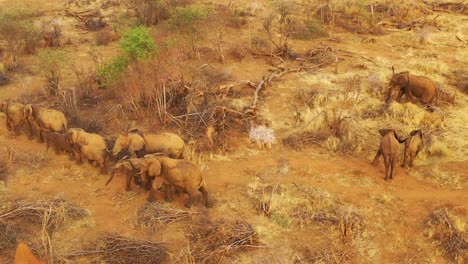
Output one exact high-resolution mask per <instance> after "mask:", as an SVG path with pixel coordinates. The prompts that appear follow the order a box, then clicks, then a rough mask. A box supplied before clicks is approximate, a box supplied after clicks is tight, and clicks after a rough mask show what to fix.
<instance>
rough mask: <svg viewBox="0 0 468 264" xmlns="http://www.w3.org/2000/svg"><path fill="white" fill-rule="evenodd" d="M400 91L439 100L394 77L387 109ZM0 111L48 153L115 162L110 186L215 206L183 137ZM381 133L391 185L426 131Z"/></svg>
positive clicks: (429, 88) (45, 112) (0, 104)
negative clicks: (118, 181) (99, 129)
mask: <svg viewBox="0 0 468 264" xmlns="http://www.w3.org/2000/svg"><path fill="white" fill-rule="evenodd" d="M395 91H398V96H397V98H396V100H397V101H398V102H399V101H400V99H401V98H402V96H403V95H406V97H407V98H408V100H410V101H411V102H416V101H419V102H420V103H421V104H423V105H425V106H433V105H434V104H435V103H436V100H437V98H438V89H437V85H436V84H435V82H434V81H432V80H431V79H429V78H427V77H424V76H417V75H413V74H410V73H409V72H401V73H397V74H395V73H394V74H393V77H392V78H391V81H390V84H389V90H388V97H387V103H388V102H389V101H390V100H391V98H392V97H393V93H394V92H395ZM0 110H1V112H3V113H4V114H5V115H6V126H7V129H8V130H9V131H13V132H14V133H15V135H17V134H19V133H20V129H21V128H23V127H25V128H26V130H27V131H28V133H29V138H30V139H32V138H33V136H34V135H36V136H37V137H38V140H39V141H40V142H44V141H45V142H46V144H47V149H48V148H49V146H53V147H54V148H55V151H56V153H57V154H59V153H69V155H70V159H75V160H76V161H77V162H78V163H81V162H82V161H83V159H86V160H88V161H89V162H90V163H91V164H93V165H94V166H98V167H100V169H101V173H103V174H106V173H107V166H108V164H109V163H110V162H113V163H114V164H113V165H112V166H113V168H112V171H111V176H110V178H109V180H108V181H107V183H106V185H107V184H108V183H109V182H110V181H111V180H112V179H113V177H114V176H115V175H116V174H125V175H126V190H127V191H129V190H130V184H131V181H132V180H133V182H134V183H135V184H137V185H140V186H141V187H144V188H146V189H147V190H150V195H149V198H148V200H154V199H155V197H156V196H155V193H156V192H157V191H158V190H159V189H160V188H162V187H164V192H165V200H166V201H168V202H170V201H172V199H173V195H174V192H176V191H182V192H185V193H187V194H188V196H189V198H188V200H187V201H186V203H185V206H186V207H191V206H192V204H193V202H194V200H195V199H196V196H197V195H198V192H201V193H202V195H203V198H204V202H205V206H206V207H211V206H212V202H211V200H210V198H209V195H208V191H207V189H206V183H205V178H204V177H203V175H202V173H201V170H200V168H199V167H198V166H197V165H196V164H194V163H192V162H190V161H187V160H185V159H184V155H183V153H184V149H185V143H184V141H183V140H182V138H181V137H180V136H178V135H177V134H174V133H168V132H163V133H159V134H150V133H143V132H141V131H140V130H138V129H136V128H132V129H127V131H125V133H123V134H121V135H119V136H118V137H117V138H116V139H115V140H110V139H105V138H104V137H103V136H101V135H99V134H96V133H88V132H86V131H85V130H83V129H81V128H68V122H67V119H66V117H65V115H64V114H63V113H62V112H60V111H58V110H55V109H48V108H44V107H41V106H39V105H34V104H27V105H24V104H21V103H18V102H14V101H10V100H9V101H0ZM379 133H380V134H381V136H382V139H381V143H380V147H379V149H378V151H377V154H376V156H375V158H374V160H373V162H372V163H373V164H374V165H377V164H378V159H379V157H380V156H383V159H384V163H385V169H386V171H385V180H387V179H389V178H390V179H392V178H393V174H394V167H395V165H396V164H397V163H398V156H399V144H400V143H404V161H403V165H402V166H404V167H406V166H408V165H409V166H413V159H414V158H415V157H416V155H417V154H418V152H419V151H420V150H421V149H422V147H423V135H422V131H421V130H419V129H418V130H413V131H412V132H411V133H410V135H409V136H408V137H407V138H405V139H401V138H400V137H399V136H398V135H397V133H396V131H395V130H394V129H392V128H389V129H380V130H379Z"/></svg>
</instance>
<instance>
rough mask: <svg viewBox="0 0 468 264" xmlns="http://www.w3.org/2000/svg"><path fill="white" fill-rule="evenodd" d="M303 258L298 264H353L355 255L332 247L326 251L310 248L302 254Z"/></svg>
mask: <svg viewBox="0 0 468 264" xmlns="http://www.w3.org/2000/svg"><path fill="white" fill-rule="evenodd" d="M302 255H303V256H302V258H301V259H300V260H298V261H297V262H296V264H300V263H301V264H302V263H304V264H305V263H327V264H341V263H353V261H352V258H353V254H352V253H350V252H349V250H346V249H340V248H336V245H332V246H331V247H330V248H325V249H311V248H308V249H307V250H306V252H304V253H303V254H302Z"/></svg>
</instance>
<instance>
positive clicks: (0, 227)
mask: <svg viewBox="0 0 468 264" xmlns="http://www.w3.org/2000/svg"><path fill="white" fill-rule="evenodd" d="M18 235H19V234H18V230H17V228H16V227H15V226H14V225H12V224H10V223H8V222H5V221H0V254H6V251H11V250H14V249H15V248H16V243H17V237H18Z"/></svg>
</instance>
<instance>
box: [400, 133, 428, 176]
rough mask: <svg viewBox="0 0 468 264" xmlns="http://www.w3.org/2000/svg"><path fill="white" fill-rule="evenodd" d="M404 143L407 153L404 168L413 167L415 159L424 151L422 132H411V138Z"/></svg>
mask: <svg viewBox="0 0 468 264" xmlns="http://www.w3.org/2000/svg"><path fill="white" fill-rule="evenodd" d="M403 142H405V153H404V158H403V164H402V167H403V168H406V167H408V165H409V166H410V167H413V161H414V158H415V157H416V156H417V155H418V153H419V152H420V151H421V150H422V148H423V145H424V141H423V135H422V131H421V130H413V131H411V133H410V136H409V137H407V138H406V139H404V140H403Z"/></svg>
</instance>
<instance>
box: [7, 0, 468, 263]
mask: <svg viewBox="0 0 468 264" xmlns="http://www.w3.org/2000/svg"><path fill="white" fill-rule="evenodd" d="M25 2H27V4H30V5H31V7H33V8H40V9H42V10H44V11H45V12H46V16H50V17H57V18H59V19H63V21H64V22H63V23H64V25H65V26H64V28H65V30H64V32H66V33H67V34H69V35H70V37H71V38H72V39H73V40H74V41H73V42H74V43H76V44H74V45H70V46H67V47H66V48H65V49H66V50H67V52H70V54H77V56H73V58H72V60H74V61H75V62H83V63H86V60H87V59H86V51H87V50H88V49H89V47H90V46H92V43H91V42H92V41H85V40H86V39H91V38H92V37H93V33H86V32H81V31H80V30H78V29H76V28H74V27H73V26H72V25H71V24H72V23H73V19H72V18H69V17H65V16H64V13H63V12H62V11H61V10H62V9H63V5H62V4H63V3H62V1H52V2H48V3H47V4H42V3H41V4H40V5H39V4H38V3H37V2H36V1H33V0H27V1H25ZM63 2H64V1H63ZM215 2H223V1H215ZM244 2H246V3H242V1H239V3H236V4H237V5H239V6H242V5H247V2H248V1H244ZM259 2H260V3H263V1H259ZM265 2H266V1H265ZM7 4H8V0H4V1H0V7H1V6H5V5H7ZM25 4H26V3H25ZM259 5H263V4H259ZM265 5H266V3H265ZM438 20H439V21H440V23H441V25H442V27H441V30H434V31H432V32H431V34H430V41H429V42H428V44H424V45H421V44H420V43H419V39H418V38H417V36H415V34H414V33H413V32H406V31H404V32H394V33H390V34H386V35H383V36H372V37H373V38H375V39H376V43H375V44H372V43H364V42H362V39H363V38H367V37H368V36H366V35H357V34H353V33H348V32H346V31H344V30H342V29H339V28H336V29H333V31H332V33H331V34H332V37H330V38H324V39H319V40H311V41H295V42H294V47H295V51H296V52H298V53H300V54H301V53H304V52H305V51H307V50H310V49H315V48H318V47H320V45H327V46H332V47H333V48H334V49H335V50H337V51H338V52H337V55H338V58H339V59H340V62H339V63H338V68H337V69H338V72H337V73H336V72H335V67H334V66H329V67H326V68H321V69H318V70H316V71H315V70H314V71H311V72H301V73H297V74H296V73H295V74H289V75H287V76H285V77H283V78H281V79H280V80H279V81H278V82H276V83H274V85H273V86H271V87H268V88H267V89H266V90H265V91H264V92H263V93H262V96H261V98H260V103H259V109H260V112H261V113H263V114H264V115H265V116H266V117H267V119H268V120H269V121H270V123H271V128H272V129H273V130H274V131H275V134H276V136H277V138H278V140H277V142H276V143H275V144H273V147H272V148H271V149H266V150H265V149H264V150H259V149H258V148H256V146H254V145H253V144H249V143H248V140H247V138H246V139H245V140H244V139H243V141H242V144H241V147H239V148H238V149H237V150H236V151H234V152H232V153H227V154H223V155H214V156H213V157H212V159H211V160H209V161H205V162H203V163H202V164H200V165H201V166H202V168H203V170H204V174H205V175H206V179H207V182H208V186H209V190H210V192H211V193H212V194H213V196H214V198H215V206H214V208H213V209H205V208H203V207H202V206H201V205H197V206H195V207H194V208H192V209H191V211H194V212H200V213H201V214H203V215H207V216H208V217H210V218H211V219H244V220H248V221H249V222H251V223H252V224H253V226H254V227H255V228H256V230H257V232H258V238H259V240H260V241H261V242H262V245H264V247H262V248H258V249H252V250H248V251H246V252H241V253H239V254H237V255H236V256H234V257H231V258H229V259H225V260H224V262H225V263H300V261H301V260H302V261H303V263H307V262H308V261H307V260H306V257H305V256H306V253H305V252H307V251H308V250H312V251H314V250H323V249H329V248H332V249H333V248H337V249H338V248H340V249H341V248H348V249H350V252H352V254H353V256H352V258H351V260H350V261H351V262H353V263H451V262H452V260H450V259H449V258H447V257H446V256H445V255H444V253H443V252H442V250H441V249H440V248H439V247H438V246H437V245H436V244H435V243H434V241H433V240H432V239H431V238H429V237H428V236H427V233H426V230H425V227H424V220H425V219H426V218H427V217H428V215H429V214H430V213H431V212H432V211H433V210H434V209H436V208H441V207H446V208H448V209H450V210H452V211H453V212H455V213H456V214H457V215H459V216H460V217H461V218H462V219H465V222H464V223H465V224H464V225H465V228H466V226H467V222H466V219H467V218H466V217H467V209H468V208H467V207H468V185H467V179H468V173H467V172H468V159H467V154H468V153H467V147H468V131H467V129H466V124H467V123H468V105H467V97H466V95H465V94H463V93H460V92H456V94H457V98H456V103H455V104H453V105H450V106H444V107H443V111H444V112H445V119H444V130H443V134H442V136H440V137H438V139H439V140H440V141H441V144H443V145H444V146H445V149H447V154H446V155H443V157H437V156H431V155H429V154H426V153H423V154H422V155H420V156H419V157H418V158H417V159H416V161H415V163H416V166H415V168H413V169H410V170H406V169H402V168H400V167H398V169H397V172H396V176H395V179H394V180H392V181H384V179H383V174H384V168H383V165H382V164H381V165H380V166H378V167H373V166H371V165H370V161H371V159H372V158H373V155H374V154H375V151H376V148H377V144H378V141H379V136H378V133H377V130H378V129H379V128H382V127H386V126H395V127H397V128H398V129H400V131H404V132H409V131H411V130H412V129H414V128H416V127H417V126H418V125H419V124H420V121H421V120H423V119H424V118H419V116H420V115H421V113H422V115H424V110H422V109H421V108H420V107H419V106H418V107H419V108H418V107H413V106H408V105H404V106H402V107H404V108H403V109H400V108H397V109H396V110H394V112H393V113H390V114H382V115H378V116H376V117H375V118H373V119H364V118H361V119H354V120H353V121H352V122H353V123H352V125H351V129H353V128H359V131H367V132H366V133H367V134H365V135H364V134H363V135H362V137H358V140H360V141H359V144H360V145H359V144H358V145H359V146H357V147H354V148H353V149H351V151H346V152H341V151H338V150H337V151H334V150H336V147H334V143H333V141H332V140H329V141H326V142H323V143H322V144H321V145H313V146H306V147H304V148H303V149H301V150H299V151H294V150H291V149H289V148H287V147H285V146H283V145H282V144H281V142H280V141H281V138H283V137H285V136H287V135H288V134H290V133H292V132H293V131H296V130H298V129H301V128H302V125H304V124H306V123H307V121H308V120H310V119H311V118H313V117H315V116H316V115H317V114H318V113H319V112H320V111H322V110H321V109H324V108H326V106H327V105H331V104H340V102H342V101H340V100H341V99H340V96H336V97H335V96H330V97H329V98H325V99H323V100H322V101H321V102H320V103H319V105H318V106H317V107H316V108H310V107H307V106H303V105H296V109H297V112H298V113H300V114H301V115H302V117H303V119H304V122H303V123H300V124H299V125H296V124H295V121H294V120H295V116H294V103H292V102H293V100H294V94H295V93H296V92H297V90H298V89H302V90H306V91H307V90H311V89H312V88H314V87H315V88H316V87H319V88H320V89H322V90H321V91H324V92H326V91H331V90H340V89H343V88H342V86H341V85H340V83H342V82H344V81H346V80H349V79H350V78H353V77H354V76H355V75H358V76H360V78H361V80H362V81H361V86H360V87H361V89H362V91H363V94H362V95H361V97H360V98H359V99H357V100H356V101H354V102H352V103H351V106H344V107H343V109H345V111H348V112H347V113H351V114H352V113H356V112H361V111H364V110H363V109H370V111H372V110H373V109H374V110H375V109H377V108H376V106H378V105H380V104H382V101H383V97H382V96H371V92H372V89H374V87H372V84H371V83H370V82H369V81H367V80H368V78H369V76H371V75H375V76H378V77H379V79H381V80H382V81H384V82H385V84H386V83H387V81H388V80H389V77H390V76H391V69H390V67H391V66H392V65H394V66H395V68H396V69H397V71H400V70H401V71H403V70H410V71H412V72H414V73H415V74H421V75H427V76H430V77H431V78H433V79H434V80H435V81H437V82H440V83H442V84H443V85H445V86H447V87H449V88H450V89H453V90H455V87H454V86H453V85H452V84H450V79H449V78H450V73H451V72H452V71H454V70H457V69H463V68H464V67H466V65H468V48H467V47H468V46H466V45H465V46H463V45H461V43H460V42H457V40H456V39H455V37H454V34H455V33H456V32H465V33H467V32H468V23H467V22H468V17H467V16H465V15H461V14H451V13H440V17H439V18H438ZM241 34H242V35H243V36H246V34H247V33H246V32H245V31H242V33H241ZM117 46H118V44H117V43H115V42H114V43H111V44H110V45H108V46H104V47H100V49H101V51H102V53H103V54H104V56H110V55H111V54H114V53H115V50H116V49H117ZM434 54H435V55H434ZM23 59H24V60H25V61H27V62H28V63H31V64H28V67H29V66H30V67H31V68H33V64H34V58H33V56H29V57H25V58H23ZM210 63H211V64H213V65H215V66H216V67H224V69H225V70H226V71H229V72H230V73H231V75H232V78H234V79H237V80H244V79H250V80H256V79H257V80H258V79H259V78H260V77H261V76H263V75H264V74H266V73H267V69H268V67H269V66H268V64H267V63H266V62H265V60H264V59H263V58H257V57H250V58H248V59H245V60H243V61H241V62H239V61H235V60H232V61H230V60H228V61H227V62H226V64H224V65H223V64H220V63H216V62H210ZM197 64H198V65H200V64H203V63H202V62H194V65H197ZM70 78H71V77H70ZM43 83H44V80H43V79H42V78H41V77H40V76H38V75H37V74H34V73H33V74H22V73H18V74H16V75H15V78H14V79H13V81H12V82H11V83H10V84H8V85H7V86H4V87H0V99H15V98H18V97H19V96H20V95H21V94H27V93H30V92H34V91H37V90H39V89H41V86H42V85H43ZM245 89H251V88H245ZM250 91H252V92H253V90H252V89H251V90H250ZM413 115H414V116H416V115H417V116H418V118H419V119H418V118H415V117H414V116H413ZM406 117H408V121H404V120H403V121H402V119H404V118H406ZM0 118H1V120H0V121H1V123H2V124H3V122H4V117H3V116H1V117H0ZM415 119H416V120H417V121H415ZM310 125H311V128H307V129H314V128H313V126H314V125H315V123H312V124H310ZM111 131H115V128H111V129H109V130H108V131H106V133H108V134H110V132H111ZM7 146H9V147H14V149H15V150H16V152H17V153H23V152H24V153H31V154H34V155H36V156H39V157H45V158H44V160H46V161H47V162H46V163H44V164H38V165H37V167H34V168H31V167H30V166H28V165H27V164H22V165H21V166H18V167H16V168H14V170H13V173H12V174H11V175H10V176H9V179H8V185H7V186H6V187H5V186H3V185H1V186H0V187H1V190H0V191H1V192H0V195H2V196H4V197H15V198H25V199H33V200H34V199H38V198H52V197H55V196H57V195H58V196H61V197H63V198H65V199H67V200H70V201H74V202H76V203H78V204H79V205H80V206H82V207H84V208H86V209H88V210H89V211H90V212H91V214H90V216H88V217H86V218H85V219H83V220H79V221H76V222H73V224H71V225H68V226H66V227H64V228H61V229H59V230H58V231H57V232H56V233H55V234H54V239H55V240H56V241H57V244H60V245H61V247H63V248H65V249H70V248H73V245H74V244H77V243H83V242H86V241H92V240H94V239H95V238H96V237H97V236H99V235H100V234H102V232H118V233H121V234H123V235H126V236H130V237H137V238H144V239H149V240H155V241H161V240H162V241H165V242H166V243H167V246H168V248H169V249H170V251H171V253H172V254H173V255H172V256H171V258H170V259H171V262H177V261H178V258H177V257H178V254H179V251H180V250H181V249H183V248H185V247H186V243H187V242H186V239H185V238H184V231H183V230H184V225H185V223H176V224H173V225H169V226H167V227H166V228H163V229H161V230H159V231H157V232H150V231H142V230H139V229H137V228H134V227H133V225H132V223H133V221H134V218H135V214H136V211H137V209H138V208H139V207H140V206H141V205H142V204H144V203H145V202H146V196H147V195H146V192H145V191H143V190H140V189H137V188H136V187H133V190H132V191H131V192H128V193H126V192H125V191H124V178H123V177H116V178H115V179H114V181H113V182H112V183H111V184H110V185H108V186H105V185H104V184H105V182H106V181H107V179H108V176H107V175H100V174H99V173H98V172H97V170H96V169H94V168H92V167H91V166H90V165H88V164H84V165H82V166H78V165H76V164H75V163H73V162H71V161H69V160H68V158H67V157H66V156H57V155H55V154H54V153H53V152H52V151H49V152H48V153H46V150H45V146H44V145H42V144H39V143H38V142H36V141H30V140H28V139H27V137H26V136H25V135H21V136H19V137H16V138H14V137H13V136H12V135H11V134H9V133H8V132H7V131H6V128H5V127H4V126H3V125H1V126H0V151H6V148H5V147H7ZM381 163H382V162H381ZM434 168H435V169H434ZM279 170H281V171H282V173H278V171H279ZM434 171H435V172H434ZM431 172H432V174H431ZM437 173H438V174H437ZM435 174H437V175H442V174H443V176H441V178H442V180H440V178H437V177H435V176H434V175H435ZM447 175H448V176H447ZM258 176H260V177H258ZM444 177H445V178H444ZM259 178H264V179H265V181H266V182H269V183H273V182H279V183H280V184H281V185H282V186H289V187H288V188H294V187H293V186H295V185H294V184H296V185H298V186H306V187H309V188H314V189H317V190H320V191H323V192H326V193H329V194H331V195H332V196H336V197H338V198H339V199H340V200H341V201H342V202H343V203H345V204H347V205H350V206H352V207H353V208H355V209H356V210H357V211H358V212H359V213H360V214H361V215H362V216H363V218H364V219H365V227H364V231H363V232H362V233H361V234H359V235H358V236H356V237H355V238H354V239H353V240H352V241H348V242H342V241H341V240H340V239H339V235H338V234H339V228H337V227H333V226H330V225H328V224H323V223H312V224H308V225H305V226H304V227H303V228H300V227H298V226H296V225H281V224H278V223H277V222H275V221H273V220H272V219H271V218H269V217H266V216H263V215H261V214H259V213H258V212H257V211H256V210H255V208H254V205H253V202H252V200H251V199H250V198H249V195H248V189H249V186H251V185H252V184H253V183H255V182H258V181H260V180H259ZM454 178H456V180H454V181H453V179H454ZM444 179H445V180H444ZM447 182H449V183H447ZM453 182H454V183H453ZM0 184H1V183H0ZM278 199H289V198H288V197H281V196H280V197H278ZM161 202H163V201H161ZM171 205H172V206H174V207H176V208H180V209H182V208H183V202H182V201H181V198H179V199H178V200H177V201H175V202H173V203H172V204H171ZM309 261H310V260H309ZM465 261H466V260H465ZM0 262H1V263H11V260H9V259H8V257H7V256H3V257H2V256H0ZM338 262H339V261H338Z"/></svg>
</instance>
